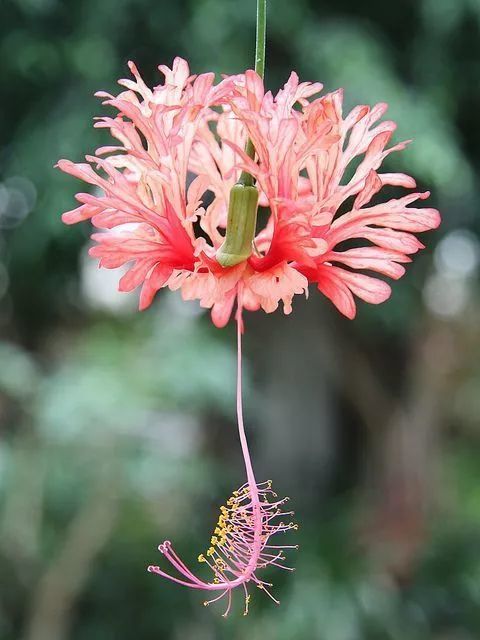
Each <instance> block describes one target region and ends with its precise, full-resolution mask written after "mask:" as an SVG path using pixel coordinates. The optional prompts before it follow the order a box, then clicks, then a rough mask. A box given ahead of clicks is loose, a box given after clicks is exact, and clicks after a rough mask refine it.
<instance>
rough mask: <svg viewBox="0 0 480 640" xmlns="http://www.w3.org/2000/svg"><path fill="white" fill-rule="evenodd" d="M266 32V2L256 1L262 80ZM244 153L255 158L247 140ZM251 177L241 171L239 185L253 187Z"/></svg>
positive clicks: (258, 64)
mask: <svg viewBox="0 0 480 640" xmlns="http://www.w3.org/2000/svg"><path fill="white" fill-rule="evenodd" d="M266 32H267V0H257V32H256V38H255V71H256V72H257V73H258V75H259V76H260V77H261V78H262V80H263V78H264V76H265V40H266ZM245 153H246V154H247V156H248V157H249V158H251V159H252V160H253V159H254V158H255V147H254V146H253V142H252V141H251V140H250V139H248V141H247V145H246V147H245ZM253 182H254V180H253V176H252V175H250V174H249V173H248V172H247V171H242V175H241V176H240V180H239V183H240V184H243V185H245V186H247V187H251V186H253Z"/></svg>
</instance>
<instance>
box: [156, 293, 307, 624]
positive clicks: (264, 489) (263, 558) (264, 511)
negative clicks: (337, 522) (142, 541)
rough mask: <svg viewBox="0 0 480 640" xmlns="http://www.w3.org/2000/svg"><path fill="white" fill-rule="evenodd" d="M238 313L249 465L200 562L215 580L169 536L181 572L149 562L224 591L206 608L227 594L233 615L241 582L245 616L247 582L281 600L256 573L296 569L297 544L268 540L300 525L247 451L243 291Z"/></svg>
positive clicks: (182, 579) (169, 554)
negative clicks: (293, 552) (258, 474)
mask: <svg viewBox="0 0 480 640" xmlns="http://www.w3.org/2000/svg"><path fill="white" fill-rule="evenodd" d="M238 298H239V303H238V311H237V316H236V319H237V422H238V433H239V438H240V445H241V449H242V454H243V459H244V463H245V472H246V476H247V482H246V483H244V484H243V485H242V486H241V487H240V488H239V489H237V490H236V491H234V492H233V493H232V495H231V496H230V498H228V500H227V502H226V504H225V505H224V506H222V507H220V516H219V518H218V522H217V524H216V526H215V528H214V531H213V534H212V537H211V539H210V544H211V546H210V547H209V548H208V549H207V551H206V552H205V553H201V554H200V555H199V556H198V561H199V563H201V564H206V565H207V566H208V567H209V569H210V570H211V571H212V573H213V580H211V581H206V580H202V579H201V578H199V577H197V576H196V575H195V574H194V573H193V572H192V571H191V570H190V569H189V568H188V567H187V566H186V564H185V563H184V562H183V561H182V560H181V559H180V557H179V556H178V555H177V553H176V552H175V550H174V549H173V546H172V543H171V542H170V541H169V540H166V541H165V542H163V543H162V544H161V545H160V546H159V547H158V549H159V551H160V552H161V553H162V554H163V556H164V557H165V558H166V559H167V560H168V562H169V563H170V564H171V566H172V567H173V569H174V570H175V571H176V573H177V574H178V576H177V575H170V574H169V573H166V572H165V571H163V570H161V569H160V567H158V566H150V567H148V570H149V571H150V572H152V573H156V574H158V575H160V576H162V577H164V578H167V579H169V580H171V581H173V582H176V583H177V584H181V585H184V586H187V587H190V588H191V589H203V590H205V591H221V593H220V595H218V596H216V597H215V598H213V599H211V600H206V601H205V602H204V604H205V606H208V605H209V604H211V603H214V602H217V601H218V600H221V599H222V598H223V597H224V596H227V598H228V602H227V609H226V611H225V613H224V614H223V615H224V616H226V615H228V613H229V611H230V608H231V595H232V590H233V589H234V588H236V587H238V586H240V585H242V587H243V590H244V594H245V609H244V615H247V614H248V610H249V604H250V595H249V593H248V589H247V585H248V583H249V582H253V583H254V584H256V586H257V587H258V588H259V589H261V590H263V591H265V593H266V594H267V595H268V596H269V597H270V598H271V599H272V600H273V601H274V602H275V603H277V604H279V602H278V600H277V599H276V598H275V597H274V596H273V595H272V594H271V593H270V591H269V590H268V589H267V587H271V584H270V583H268V582H265V581H263V580H260V579H259V578H258V576H257V575H256V574H257V571H258V570H259V569H265V568H266V567H268V566H274V567H278V568H281V569H285V570H286V571H293V568H292V567H288V566H285V565H284V564H283V562H284V560H285V556H284V551H287V550H288V549H297V548H298V546H295V545H272V544H269V543H270V540H271V537H272V536H273V535H275V534H277V533H285V532H286V531H290V530H292V529H297V528H298V525H297V524H295V523H294V522H284V521H283V520H282V519H281V518H286V517H287V516H288V517H289V516H291V515H293V511H282V510H281V508H280V507H281V506H282V505H283V504H285V503H286V502H287V501H288V500H289V498H288V497H286V498H281V499H277V494H276V493H275V492H274V491H273V490H272V482H271V480H267V481H266V482H260V483H257V481H256V479H255V474H254V471H253V467H252V462H251V458H250V452H249V449H248V443H247V438H246V434H245V426H244V422H243V407H242V304H241V290H240V291H239V292H238Z"/></svg>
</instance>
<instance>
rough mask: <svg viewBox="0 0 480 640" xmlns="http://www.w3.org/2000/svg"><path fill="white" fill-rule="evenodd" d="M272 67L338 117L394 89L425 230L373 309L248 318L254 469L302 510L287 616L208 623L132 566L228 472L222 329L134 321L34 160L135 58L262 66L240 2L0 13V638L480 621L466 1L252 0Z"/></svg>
mask: <svg viewBox="0 0 480 640" xmlns="http://www.w3.org/2000/svg"><path fill="white" fill-rule="evenodd" d="M269 9H270V10H269V26H268V46H267V76H266V79H267V83H268V85H269V86H270V87H271V88H273V89H277V88H278V87H279V86H280V85H281V83H283V82H284V81H285V79H286V78H287V76H288V74H289V72H290V70H291V69H293V68H294V69H296V70H297V71H298V72H299V74H300V76H301V78H302V79H304V80H321V81H323V82H324V83H325V86H326V89H327V90H333V89H336V88H337V87H344V88H345V91H346V102H347V106H352V105H354V104H357V103H368V104H372V103H374V102H375V101H379V100H382V101H383V100H385V101H388V102H389V103H390V104H391V109H390V112H389V115H390V117H391V118H393V119H395V120H397V121H398V123H399V133H398V137H397V140H399V139H404V138H410V137H413V138H414V139H415V142H414V144H413V145H411V147H409V149H408V150H406V151H404V152H403V153H401V154H394V156H392V157H391V161H390V165H389V166H390V168H393V167H395V169H394V170H399V171H407V172H409V173H412V174H413V175H415V176H416V177H417V178H418V181H419V183H420V185H421V187H422V188H423V187H428V188H431V189H432V192H433V196H432V199H433V202H434V203H435V204H436V205H437V206H438V207H439V208H440V209H441V211H442V214H443V225H442V227H441V229H440V231H439V232H437V233H431V234H429V235H428V236H426V237H425V236H424V237H423V238H422V239H424V240H425V242H426V243H427V244H428V250H427V251H425V252H423V253H422V254H421V255H420V256H419V257H418V258H417V259H416V261H415V263H414V264H413V265H412V266H411V267H410V268H409V270H408V273H407V275H406V277H405V278H404V279H403V280H402V281H400V282H398V283H396V284H395V285H394V293H393V296H392V298H391V300H390V301H389V302H387V303H386V304H384V305H382V306H380V307H369V306H368V305H365V304H361V305H360V311H359V315H358V318H357V320H356V321H355V322H349V321H347V320H344V319H343V318H342V317H340V315H339V314H338V313H336V312H335V311H334V310H333V308H332V307H331V305H330V304H329V303H328V302H327V301H325V300H324V299H322V298H321V296H320V295H318V294H316V293H314V292H313V291H312V295H311V298H310V300H309V301H308V302H306V301H305V300H302V299H301V298H300V297H298V298H297V299H296V301H295V305H294V313H293V314H292V316H290V317H284V316H283V315H282V314H281V313H277V314H276V315H274V316H266V315H264V314H261V313H258V314H255V316H253V315H252V314H247V318H246V322H247V333H246V339H245V348H246V359H247V371H246V386H247V391H246V404H247V407H246V413H247V419H248V429H249V434H250V439H251V442H252V450H253V457H254V462H255V465H256V469H257V475H258V478H259V479H261V480H263V479H267V478H272V479H273V481H274V485H275V487H276V489H277V491H278V492H280V493H281V494H288V495H290V496H291V497H292V502H293V503H294V505H295V508H296V511H297V519H298V521H299V522H300V523H301V528H300V531H299V532H298V534H297V540H296V541H297V542H298V543H299V544H300V545H301V549H300V551H299V552H298V554H297V556H296V557H295V559H294V564H295V565H296V567H297V571H296V572H295V574H293V575H283V574H281V575H278V573H277V574H273V575H272V576H271V577H272V581H273V582H274V583H275V585H276V587H275V593H276V594H277V595H278V597H279V598H280V600H281V601H282V604H281V606H280V607H278V608H277V607H276V606H275V605H274V604H273V603H272V602H271V601H270V600H268V599H267V598H265V597H262V594H260V593H258V594H257V593H255V594H254V598H253V600H252V606H251V614H250V615H249V616H248V618H244V617H243V616H242V615H241V613H242V611H243V609H242V601H241V600H242V598H241V597H240V598H239V600H238V601H237V604H236V607H235V608H234V610H233V612H232V614H231V615H230V617H229V618H228V619H227V620H224V619H223V618H221V616H220V614H221V612H222V611H223V609H222V606H221V605H220V607H219V608H218V609H217V610H215V607H210V608H208V609H205V608H204V607H203V606H201V603H202V601H203V597H202V594H200V593H198V592H190V591H188V590H187V589H183V588H181V587H177V586H176V585H173V584H170V583H166V582H164V581H162V580H161V579H160V578H158V577H156V576H153V575H149V574H147V573H146V571H145V567H146V565H147V564H149V563H156V562H158V561H159V554H158V552H157V551H156V546H157V545H158V543H160V542H161V541H162V540H164V539H165V538H169V539H172V540H174V541H175V543H176V544H177V546H178V548H179V550H180V551H181V552H182V553H183V554H184V556H185V557H186V558H187V559H188V560H191V561H193V562H195V559H196V556H197V554H198V553H199V552H201V551H203V550H204V549H205V547H206V546H207V545H208V540H209V537H210V531H211V528H212V525H213V524H214V522H215V521H216V516H217V509H218V506H219V505H220V504H222V503H223V502H224V500H225V498H226V497H227V496H228V495H229V494H230V492H231V491H232V490H233V489H234V488H235V487H236V486H238V485H239V484H241V483H242V482H243V476H242V473H243V472H242V466H241V458H240V454H239V448H238V444H237V436H236V431H235V419H234V371H235V362H234V331H233V328H232V327H229V328H227V329H225V330H222V331H219V330H216V329H215V328H213V326H212V325H211V323H210V320H209V317H208V314H205V313H204V312H201V311H200V310H199V309H198V307H197V306H196V305H195V304H193V303H188V304H184V303H182V302H181V301H180V300H179V298H178V297H176V296H175V295H172V294H169V293H165V294H162V295H159V296H158V297H157V301H156V302H155V304H154V305H153V307H152V308H151V309H150V310H149V311H148V312H145V313H142V314H139V313H138V312H136V294H132V295H126V294H119V293H117V292H116V290H115V289H116V281H117V279H118V275H117V274H116V273H115V272H109V271H105V270H102V271H98V270H97V268H96V265H95V263H94V261H91V260H86V258H85V254H86V248H87V246H88V241H89V240H88V236H89V228H88V225H87V224H85V225H83V226H82V225H78V226H77V227H75V228H67V227H65V226H63V225H62V223H61V221H60V213H61V212H62V211H64V210H67V209H70V208H72V207H73V204H74V200H73V195H74V193H75V192H76V190H78V186H79V183H77V182H76V181H75V180H73V179H70V178H68V177H67V176H65V175H62V174H60V172H58V171H55V170H54V169H53V165H54V163H55V162H56V160H57V159H58V158H60V157H67V158H70V159H73V160H80V159H81V158H82V157H83V155H84V154H85V153H89V152H91V151H92V150H93V149H94V148H96V147H97V146H99V145H100V144H101V142H102V141H103V139H104V138H103V137H102V136H103V135H104V133H103V132H101V131H99V130H96V131H94V130H93V128H92V126H91V119H92V117H93V116H94V115H99V114H101V113H103V110H102V109H103V108H102V107H101V106H100V104H99V103H98V101H97V100H96V99H95V98H94V97H93V93H94V91H96V90H98V89H104V90H110V91H112V90H113V91H115V81H116V79H117V78H119V77H125V76H126V75H127V69H126V62H127V60H129V59H133V60H135V61H136V62H137V64H138V66H139V68H140V70H141V72H142V73H143V75H144V77H145V78H146V80H147V81H148V82H150V83H152V82H153V83H156V79H157V72H156V66H157V64H160V63H170V62H171V61H172V59H173V57H174V56H176V55H181V56H183V57H186V58H187V59H188V60H189V61H190V63H191V67H192V71H193V72H194V73H199V72H203V71H207V70H215V71H217V72H219V73H220V72H226V73H235V72H240V71H242V70H244V69H245V68H247V67H250V66H251V64H252V59H253V39H254V28H255V23H254V20H255V0H244V1H242V2H240V1H239V0H177V1H175V2H167V0H102V1H101V2H99V1H98V0H79V1H77V2H73V1H67V0H64V1H63V2H61V1H60V0H3V1H2V2H0V12H1V14H0V15H1V19H0V60H1V63H0V74H1V75H0V80H1V85H0V86H1V97H2V100H1V106H0V336H1V340H0V638H1V640H64V639H67V638H68V639H71V640H87V639H88V640H127V639H128V640H133V639H135V640H147V639H151V638H161V639H172V640H180V639H181V640H216V639H219V640H220V639H222V640H223V639H225V640H226V639H232V640H243V639H247V638H248V639H249V640H423V639H432V640H474V639H477V638H479V637H480V425H479V420H478V416H479V413H480V412H479V409H480V389H479V383H480V364H479V362H480V341H479V326H480V325H479V320H480V301H479V296H478V293H479V279H478V267H479V259H480V250H479V234H480V217H479V214H478V206H479V201H480V193H479V186H480V185H479V180H478V177H477V170H478V167H479V164H480V150H479V149H480V126H479V125H478V113H479V111H480V45H479V43H480V1H479V0H402V2H396V3H389V2H385V1H384V0H365V1H364V2H357V1H356V0H336V2H333V1H331V2H326V1H320V0H296V1H295V2H292V0H270V7H269Z"/></svg>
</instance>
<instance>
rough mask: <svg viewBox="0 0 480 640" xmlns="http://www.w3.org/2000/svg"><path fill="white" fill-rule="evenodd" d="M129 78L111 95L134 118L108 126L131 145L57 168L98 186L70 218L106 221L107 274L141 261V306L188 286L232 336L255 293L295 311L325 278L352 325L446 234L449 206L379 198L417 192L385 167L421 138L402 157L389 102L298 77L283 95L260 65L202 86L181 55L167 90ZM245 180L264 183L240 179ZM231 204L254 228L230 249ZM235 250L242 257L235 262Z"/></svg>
mask: <svg viewBox="0 0 480 640" xmlns="http://www.w3.org/2000/svg"><path fill="white" fill-rule="evenodd" d="M130 69H131V71H132V73H133V76H134V78H135V80H121V81H120V84H121V85H123V86H124V87H125V88H126V90H125V91H122V92H121V93H120V94H119V95H118V96H116V97H114V96H111V95H109V94H106V93H103V92H101V93H99V94H97V95H99V96H100V97H102V98H104V99H105V100H104V104H107V105H111V106H113V107H115V108H116V109H117V110H118V112H119V114H118V115H117V116H116V117H115V118H111V117H102V118H99V119H98V120H97V122H96V125H95V126H96V127H106V128H109V129H110V131H111V133H112V135H113V137H114V138H116V139H117V140H118V142H119V144H118V145H117V146H109V147H103V148H100V149H98V150H97V152H96V155H94V156H87V157H86V160H87V163H73V162H71V161H69V160H60V161H59V162H58V166H59V168H60V169H62V170H63V171H65V172H66V173H70V174H71V175H74V176H76V177H78V178H80V179H81V180H83V181H85V182H87V183H88V184H90V185H94V186H95V187H97V189H96V190H95V191H94V193H78V194H77V196H76V198H77V200H78V201H79V202H80V203H81V204H80V206H79V207H77V208H76V209H74V210H72V211H68V212H66V213H64V214H63V220H64V222H66V223H67V224H72V223H76V222H79V221H81V220H86V219H91V220H92V223H93V225H94V226H95V227H97V229H100V230H101V231H100V232H98V233H95V234H94V235H93V239H94V240H95V241H96V245H95V246H93V247H92V248H91V250H90V254H91V255H92V256H93V257H96V258H98V259H99V261H100V265H101V266H103V267H106V268H110V269H111V268H117V267H120V266H122V265H129V269H128V271H127V272H126V274H125V275H124V276H123V277H122V278H121V280H120V284H119V288H120V290H121V291H131V290H132V289H134V288H136V287H138V286H140V285H141V286H142V290H141V294H140V308H141V309H145V308H146V307H148V306H149V305H150V304H151V302H152V300H153V298H154V296H155V294H156V292H157V291H158V290H159V289H161V288H162V287H169V288H170V289H172V290H176V289H179V290H180V291H181V294H182V296H183V298H184V299H186V300H192V299H198V300H199V301H200V304H201V305H202V306H203V307H206V308H211V309H212V319H213V322H214V323H215V325H216V326H218V327H222V326H224V325H225V324H226V323H227V322H228V320H229V318H230V316H231V312H232V309H233V306H234V304H235V301H236V300H237V298H238V293H239V291H240V289H241V290H242V300H243V306H244V308H246V309H248V310H257V309H260V308H262V309H263V310H264V311H266V312H267V313H270V312H272V311H274V310H276V309H277V307H278V305H279V302H280V301H282V302H283V308H284V311H285V313H290V311H291V309H292V299H293V296H294V295H295V294H300V293H305V294H307V292H308V286H309V283H315V284H316V285H317V287H318V289H319V290H320V291H321V292H322V293H323V294H324V295H325V296H327V297H328V298H329V299H330V300H331V301H332V302H333V303H334V304H335V306H336V307H337V308H338V309H339V310H340V311H341V312H342V313H343V314H344V315H346V316H347V317H348V318H353V317H354V316H355V313H356V304H355V299H354V296H357V297H358V298H361V299H362V300H364V301H366V302H370V303H373V304H378V303H380V302H383V301H384V300H386V299H387V298H388V297H389V296H390V286H389V285H388V284H387V283H386V282H384V281H383V280H382V279H379V278H377V277H373V276H372V275H371V273H372V272H375V273H378V274H381V275H383V276H388V277H390V278H394V279H397V278H400V277H401V276H402V275H403V274H404V272H405V268H404V266H403V265H404V264H405V263H408V262H410V260H411V258H410V256H411V255H412V254H414V253H416V252H417V251H418V250H419V249H421V248H422V247H423V245H422V244H421V242H419V240H418V239H417V238H416V237H415V235H414V234H416V233H418V232H422V231H427V230H429V229H433V228H435V227H437V226H438V224H439V222H440V216H439V213H438V211H436V210H435V209H431V208H417V207H415V206H410V205H412V204H413V203H414V202H416V201H418V200H423V199H425V198H427V197H428V195H429V194H428V192H426V193H418V192H417V193H409V194H408V195H405V196H403V197H401V198H394V199H391V200H389V201H387V202H384V203H379V202H378V200H377V194H378V193H379V192H380V190H381V189H382V187H383V186H386V185H387V186H393V187H403V188H407V189H412V188H414V187H415V181H414V180H413V178H411V177H409V176H407V175H405V174H403V173H381V172H380V166H381V164H382V162H383V160H384V159H385V158H386V157H387V156H388V155H389V154H390V153H391V152H392V151H397V150H401V149H403V148H404V147H405V146H406V144H407V143H406V142H401V143H399V144H396V145H394V146H391V147H389V148H387V147H388V143H389V140H390V138H391V136H392V133H393V132H394V130H395V123H393V122H392V121H389V120H387V121H383V122H380V123H379V120H380V118H381V117H382V116H383V114H384V113H385V111H386V108H387V107H386V105H385V104H378V105H376V106H374V107H373V108H370V107H367V106H358V107H356V108H354V109H353V110H352V111H351V112H350V113H348V114H347V115H346V116H345V117H344V116H343V114H342V92H341V91H336V92H334V93H330V94H327V95H325V96H320V97H315V96H316V95H317V94H318V93H319V92H320V90H321V88H322V86H321V85H320V84H318V83H308V82H304V83H300V82H299V80H298V77H297V75H296V74H295V73H292V74H291V76H290V78H289V80H288V82H287V83H286V84H285V86H284V87H283V89H281V90H280V91H279V92H278V93H277V95H276V96H273V95H272V94H271V92H269V91H268V92H265V90H264V86H263V81H262V80H261V78H260V76H258V75H257V74H256V73H255V72H254V71H246V72H245V74H240V75H236V76H227V77H225V78H224V79H223V80H222V81H220V82H219V83H218V84H215V83H214V75H213V74H212V73H205V74H202V75H199V76H192V75H190V71H189V68H188V64H187V63H186V62H185V60H182V59H180V58H176V59H175V61H174V63H173V66H172V69H169V68H168V67H164V66H161V67H160V70H161V72H162V73H163V74H164V76H165V82H164V83H163V84H160V85H159V86H157V87H155V88H154V89H153V90H152V89H149V88H148V87H147V86H146V85H145V83H144V82H143V80H142V78H141V77H140V75H139V73H138V71H137V69H136V67H135V65H134V64H133V63H130ZM247 138H248V139H250V140H251V142H252V143H253V146H254V148H255V157H254V159H252V158H250V157H249V155H247V153H246V152H245V151H244V149H245V144H246V142H247ZM242 172H247V173H248V174H249V175H250V176H252V177H253V179H254V180H255V186H249V185H246V186H245V185H238V184H237V183H238V182H239V181H240V182H241V181H242V175H245V173H243V174H242ZM252 182H253V180H252ZM244 187H245V188H244ZM373 198H375V199H376V200H375V204H372V199H373ZM257 200H258V202H259V204H260V209H259V211H260V213H259V218H260V220H259V225H258V226H259V230H258V232H257V231H256V228H255V221H256V208H257ZM235 203H237V204H235ZM229 204H230V206H231V208H232V209H238V210H239V211H240V214H239V215H240V218H241V219H240V221H238V220H237V228H236V231H233V232H232V236H233V237H232V238H229V237H228V234H227V239H225V228H226V227H227V216H228V212H229ZM242 207H243V208H244V211H245V217H244V218H242V217H241V210H242ZM342 212H343V213H342ZM236 214H237V213H236V211H235V210H234V211H232V219H234V218H235V215H236ZM242 221H243V222H242ZM233 226H234V224H233V223H232V227H233ZM345 241H355V246H354V247H349V246H348V242H345ZM359 241H360V242H363V243H364V246H358V244H359ZM235 246H237V247H240V250H239V251H240V252H239V253H237V254H231V252H230V253H229V250H230V251H231V249H232V247H235ZM365 271H367V272H370V274H369V273H364V272H365Z"/></svg>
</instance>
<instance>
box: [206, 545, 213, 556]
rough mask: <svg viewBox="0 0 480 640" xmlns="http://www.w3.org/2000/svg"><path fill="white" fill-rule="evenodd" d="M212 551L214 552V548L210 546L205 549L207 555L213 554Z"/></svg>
mask: <svg viewBox="0 0 480 640" xmlns="http://www.w3.org/2000/svg"><path fill="white" fill-rule="evenodd" d="M214 553H215V549H214V548H213V547H210V548H209V549H208V551H207V556H213V554H214Z"/></svg>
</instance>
